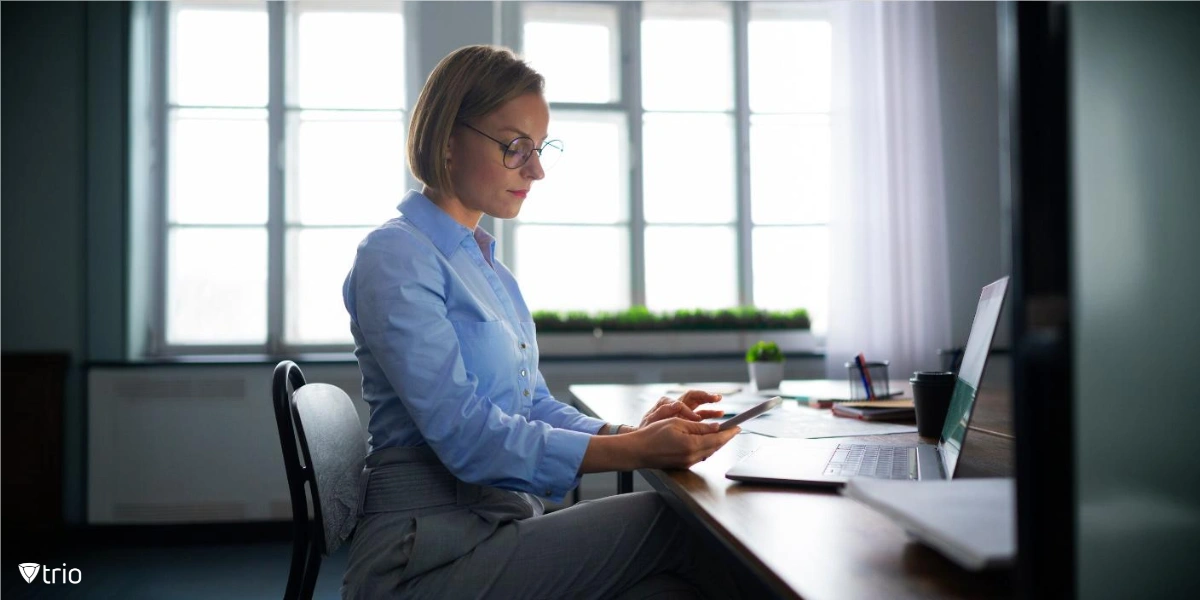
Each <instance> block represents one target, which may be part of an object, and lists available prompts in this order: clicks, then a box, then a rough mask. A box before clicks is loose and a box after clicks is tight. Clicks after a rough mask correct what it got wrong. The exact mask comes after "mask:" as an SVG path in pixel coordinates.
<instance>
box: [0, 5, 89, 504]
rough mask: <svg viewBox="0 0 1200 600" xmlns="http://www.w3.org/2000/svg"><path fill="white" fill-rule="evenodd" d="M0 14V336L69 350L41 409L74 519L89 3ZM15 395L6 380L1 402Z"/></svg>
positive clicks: (78, 485)
mask: <svg viewBox="0 0 1200 600" xmlns="http://www.w3.org/2000/svg"><path fill="white" fill-rule="evenodd" d="M0 11H3V12H2V14H0V22H2V23H3V32H2V35H3V38H2V39H3V49H2V51H0V57H2V58H3V80H2V81H0V90H3V101H2V110H0V131H2V147H0V157H2V158H0V160H2V162H0V173H2V174H3V175H2V177H0V181H2V187H0V198H2V200H3V202H2V204H3V214H2V215H0V225H2V231H0V242H2V247H0V258H2V265H0V277H2V279H0V290H2V293H3V298H2V301H0V313H2V317H0V318H2V322H0V337H2V347H3V351H4V352H5V353H29V352H64V353H66V354H67V355H69V362H68V369H67V376H66V381H65V386H64V388H63V390H64V394H63V397H62V398H61V402H62V406H61V407H47V410H48V411H49V412H55V410H60V411H61V412H58V413H57V414H59V415H61V421H62V428H63V429H62V439H63V440H64V445H63V447H62V452H63V456H62V461H61V464H62V465H63V473H62V482H63V494H64V499H63V500H64V502H63V506H64V513H65V514H64V519H65V521H66V522H68V523H78V522H82V520H83V494H84V478H83V464H84V457H83V431H84V419H83V398H82V393H81V389H82V385H81V381H82V377H81V376H80V368H79V365H80V363H81V362H82V361H83V360H84V354H85V352H86V351H85V346H86V336H87V334H86V326H85V320H86V311H87V302H86V296H87V293H86V289H85V288H86V284H85V281H86V279H85V277H86V275H85V271H86V266H85V265H86V262H85V258H84V256H85V245H86V243H87V236H86V234H85V218H84V215H85V201H86V197H87V185H88V178H87V169H86V163H87V146H88V143H87V98H88V94H87V52H86V44H87V39H88V38H87V12H88V10H87V7H86V6H85V5H84V4H83V3H79V2H54V3H50V2H5V3H3V4H0ZM22 400H24V399H23V398H19V397H16V395H14V394H9V393H8V389H7V386H6V388H5V390H4V394H3V397H2V399H0V401H2V402H4V403H10V402H21V401H22ZM41 401H51V400H47V399H45V398H44V397H43V399H42V400H41ZM10 408H13V407H10ZM6 412H7V411H6ZM6 444H7V442H6Z"/></svg>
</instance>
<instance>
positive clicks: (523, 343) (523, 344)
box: [520, 342, 525, 350]
mask: <svg viewBox="0 0 1200 600" xmlns="http://www.w3.org/2000/svg"><path fill="white" fill-rule="evenodd" d="M520 346H521V349H522V350H524V349H525V342H521V344H520Z"/></svg>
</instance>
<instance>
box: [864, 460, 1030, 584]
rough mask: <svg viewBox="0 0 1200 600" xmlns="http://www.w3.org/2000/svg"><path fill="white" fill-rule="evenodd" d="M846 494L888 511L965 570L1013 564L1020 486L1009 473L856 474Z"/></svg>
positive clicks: (902, 525) (892, 517)
mask: <svg viewBox="0 0 1200 600" xmlns="http://www.w3.org/2000/svg"><path fill="white" fill-rule="evenodd" d="M842 494H843V495H845V496H848V497H851V498H854V499H856V500H858V501H860V502H862V503H863V504H866V505H867V506H870V507H872V508H874V509H875V510H878V511H879V512H880V513H882V514H884V515H887V516H888V517H890V518H891V519H892V520H893V521H895V522H896V523H897V524H898V525H900V526H901V527H903V528H904V529H905V530H907V531H909V532H910V533H912V534H913V535H914V536H915V537H917V539H920V540H921V541H922V542H924V543H925V544H927V545H928V546H930V547H931V548H933V549H934V550H937V551H938V552H940V553H941V554H943V555H944V556H945V557H946V558H949V559H950V560H952V561H954V562H956V563H958V564H959V565H960V566H962V567H963V568H965V569H970V570H972V571H978V570H981V569H987V568H992V567H1004V566H1009V565H1012V564H1013V560H1014V558H1015V557H1016V552H1017V546H1016V506H1015V505H1016V502H1015V497H1014V494H1015V487H1014V485H1013V480H1012V479H1010V478H1003V479H954V480H950V481H892V480H886V479H871V478H867V477H855V478H853V479H851V480H850V481H849V482H848V483H847V484H846V487H845V488H844V489H843V490H842Z"/></svg>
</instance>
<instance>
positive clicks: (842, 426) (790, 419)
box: [742, 403, 917, 438]
mask: <svg viewBox="0 0 1200 600" xmlns="http://www.w3.org/2000/svg"><path fill="white" fill-rule="evenodd" d="M916 430H917V428H916V427H915V426H913V425H904V424H900V423H887V422H882V421H860V420H858V419H842V418H839V417H835V416H833V413H831V412H829V411H828V410H825V409H820V408H810V407H807V406H800V405H798V404H796V403H787V404H784V405H783V406H781V407H779V408H777V409H775V410H773V411H771V412H769V413H767V414H765V415H763V416H761V417H758V418H757V419H754V420H753V421H747V422H745V423H743V424H742V431H749V432H752V433H757V434H761V435H766V436H770V437H781V438H826V437H844V436H851V435H884V434H888V433H911V432H915V431H916Z"/></svg>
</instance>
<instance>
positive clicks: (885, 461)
mask: <svg viewBox="0 0 1200 600" xmlns="http://www.w3.org/2000/svg"><path fill="white" fill-rule="evenodd" d="M825 474H826V475H837V476H842V477H875V478H877V479H916V478H917V449H916V448H914V447H912V446H873V445H866V444H838V447H837V450H835V451H834V452H833V457H832V458H830V459H829V464H827V465H825Z"/></svg>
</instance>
